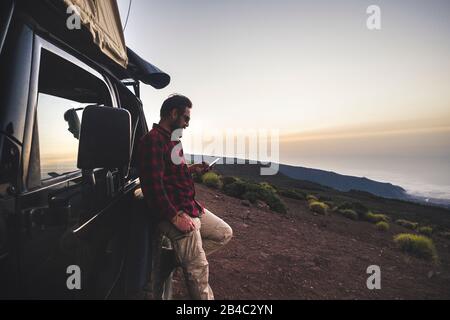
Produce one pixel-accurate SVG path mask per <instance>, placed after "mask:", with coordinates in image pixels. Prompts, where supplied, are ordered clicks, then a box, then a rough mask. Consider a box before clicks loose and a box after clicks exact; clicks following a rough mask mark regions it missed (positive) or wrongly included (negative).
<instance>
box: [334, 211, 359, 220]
mask: <svg viewBox="0 0 450 320" xmlns="http://www.w3.org/2000/svg"><path fill="white" fill-rule="evenodd" d="M337 213H339V214H340V215H342V216H344V217H346V218H348V219H351V220H358V214H357V213H356V212H355V210H352V209H343V210H338V211H337Z"/></svg>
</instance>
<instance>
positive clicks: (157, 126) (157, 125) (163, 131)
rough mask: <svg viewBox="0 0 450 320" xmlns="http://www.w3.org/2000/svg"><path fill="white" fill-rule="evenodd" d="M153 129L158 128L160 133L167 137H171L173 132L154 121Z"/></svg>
mask: <svg viewBox="0 0 450 320" xmlns="http://www.w3.org/2000/svg"><path fill="white" fill-rule="evenodd" d="M153 129H155V130H157V131H158V132H159V133H161V134H162V135H164V136H165V137H166V138H169V139H170V136H171V133H170V132H169V131H167V130H166V129H164V128H163V127H161V126H160V125H159V124H157V123H154V124H153Z"/></svg>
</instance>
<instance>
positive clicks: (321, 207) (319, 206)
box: [309, 201, 329, 215]
mask: <svg viewBox="0 0 450 320" xmlns="http://www.w3.org/2000/svg"><path fill="white" fill-rule="evenodd" d="M309 209H310V210H311V211H312V212H315V213H318V214H321V215H326V214H328V209H329V207H328V206H327V205H326V204H325V203H323V202H320V201H310V202H309Z"/></svg>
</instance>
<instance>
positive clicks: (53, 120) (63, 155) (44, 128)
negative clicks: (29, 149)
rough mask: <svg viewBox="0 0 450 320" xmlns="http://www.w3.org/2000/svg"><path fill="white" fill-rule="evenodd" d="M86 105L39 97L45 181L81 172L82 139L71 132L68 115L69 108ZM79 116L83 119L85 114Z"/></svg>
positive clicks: (40, 135)
mask: <svg viewBox="0 0 450 320" xmlns="http://www.w3.org/2000/svg"><path fill="white" fill-rule="evenodd" d="M86 105H87V104H80V103H76V102H74V101H70V100H66V99H62V98H59V97H54V96H50V95H46V94H42V93H40V94H39V100H38V108H37V121H38V124H39V127H38V128H39V150H40V154H41V178H42V179H47V178H52V177H55V176H58V175H61V174H63V173H68V172H73V171H76V170H77V154H78V140H77V139H76V138H75V137H74V135H73V134H72V133H71V132H70V131H69V129H68V128H69V125H68V123H67V122H66V121H65V120H64V114H65V112H66V111H67V110H69V109H72V108H73V109H77V108H80V107H85V106H86ZM77 114H78V115H79V118H80V120H81V111H79V112H77Z"/></svg>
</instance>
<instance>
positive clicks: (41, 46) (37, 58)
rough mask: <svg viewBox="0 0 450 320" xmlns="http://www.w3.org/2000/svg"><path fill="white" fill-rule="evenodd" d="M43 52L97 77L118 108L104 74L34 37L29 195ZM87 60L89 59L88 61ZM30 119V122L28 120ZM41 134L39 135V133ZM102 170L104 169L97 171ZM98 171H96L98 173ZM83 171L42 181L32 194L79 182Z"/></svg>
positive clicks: (27, 152) (28, 129) (27, 144)
mask: <svg viewBox="0 0 450 320" xmlns="http://www.w3.org/2000/svg"><path fill="white" fill-rule="evenodd" d="M43 50H46V51H48V52H49V53H51V54H54V55H56V56H58V57H59V58H61V59H63V60H65V61H67V62H69V63H71V64H72V65H74V67H78V68H81V69H83V70H84V71H85V72H88V73H90V74H91V75H92V76H94V77H96V78H97V79H98V80H99V81H102V82H103V84H104V85H105V87H106V88H107V90H108V92H109V95H110V99H111V104H112V105H111V106H110V107H112V108H118V107H119V106H118V101H117V95H116V93H115V91H114V89H113V88H112V86H111V82H110V81H109V79H108V78H107V77H106V76H105V74H104V73H101V72H100V71H98V70H97V69H94V68H93V67H91V66H89V65H88V63H87V61H86V62H85V61H83V60H82V59H80V58H78V57H75V55H73V54H71V53H69V52H68V51H66V50H63V49H61V48H59V47H57V46H56V45H54V44H52V43H50V42H49V41H47V40H45V39H43V38H42V37H40V36H38V35H36V34H35V35H34V48H33V62H32V63H33V70H32V75H31V77H32V79H34V81H33V82H34V83H33V84H32V85H31V87H30V100H29V101H30V104H29V108H28V111H27V121H26V129H25V134H27V132H28V137H27V139H24V147H25V148H26V150H24V153H23V172H24V175H23V185H24V186H25V193H28V192H27V191H28V181H27V180H28V176H29V174H30V169H31V166H30V165H29V162H30V153H31V152H30V151H31V145H32V143H33V127H34V123H35V121H36V120H37V119H36V114H37V107H38V96H39V74H40V71H41V57H42V53H43ZM86 60H87V59H86ZM28 119H29V120H28ZM38 134H39V133H38ZM39 161H40V154H39ZM97 170H102V169H97ZM97 170H96V171H97ZM81 176H82V174H81V170H80V169H77V170H75V171H73V172H70V173H66V174H63V175H61V176H58V177H50V178H48V179H45V180H42V179H41V184H40V186H39V187H36V188H33V189H31V190H30V191H31V192H32V193H34V192H36V191H39V190H43V189H47V188H51V187H54V186H56V185H60V184H62V183H69V182H71V181H74V180H77V179H79V178H81Z"/></svg>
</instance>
